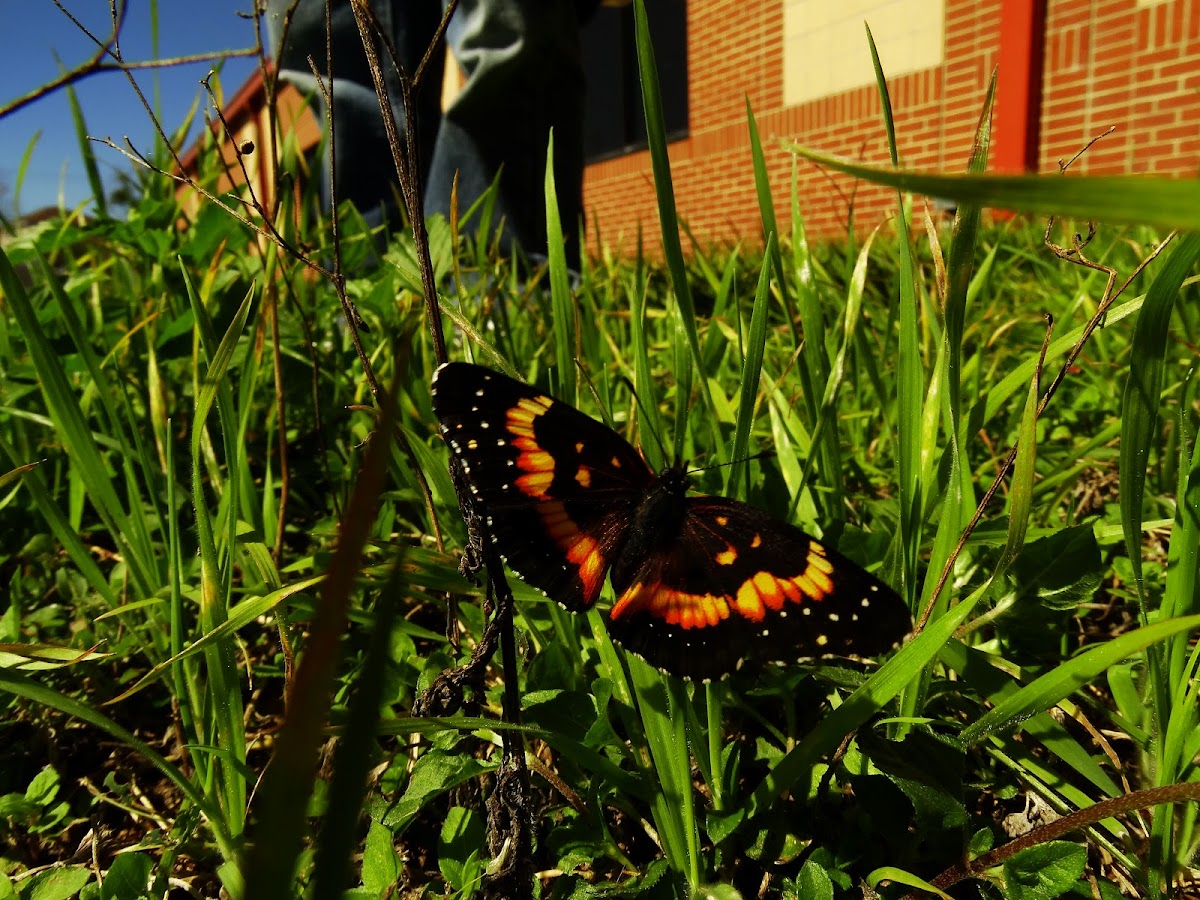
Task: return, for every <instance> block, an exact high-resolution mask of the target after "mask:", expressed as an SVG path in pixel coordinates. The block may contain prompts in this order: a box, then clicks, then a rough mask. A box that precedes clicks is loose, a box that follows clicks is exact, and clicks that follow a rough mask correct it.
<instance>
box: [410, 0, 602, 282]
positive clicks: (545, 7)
mask: <svg viewBox="0 0 1200 900" xmlns="http://www.w3.org/2000/svg"><path fill="white" fill-rule="evenodd" d="M577 15H578V14H577V10H576V4H575V3H573V2H563V0H549V2H548V0H464V2H460V3H459V5H458V9H457V11H456V12H455V14H454V19H452V20H451V23H450V32H449V33H448V35H447V41H448V43H449V45H450V50H451V52H452V53H453V54H454V57H455V58H456V59H457V60H458V63H459V65H460V66H462V68H463V71H464V73H465V74H466V84H465V85H464V87H463V90H462V92H461V93H460V94H459V95H458V97H456V98H455V100H454V101H453V103H452V104H451V105H450V107H449V108H448V109H447V110H446V111H445V112H444V114H443V117H442V122H441V127H440V128H439V130H438V134H437V144H436V146H435V149H434V156H433V166H432V169H431V171H430V174H429V181H428V187H427V189H426V192H425V211H426V214H432V213H437V212H440V213H443V214H448V213H449V208H450V187H451V183H452V180H453V177H454V174H455V172H457V173H458V178H459V184H458V207H459V210H460V212H462V211H465V210H466V209H467V207H468V206H470V204H471V203H473V202H474V201H475V200H476V199H478V198H479V196H480V195H481V194H483V192H484V191H486V190H487V188H488V187H489V186H490V185H491V183H492V180H493V179H494V178H495V176H496V172H497V171H501V170H502V175H501V179H500V196H499V204H498V207H497V219H498V218H499V217H501V216H503V217H504V219H505V226H504V243H503V246H505V247H506V249H511V247H512V245H513V243H515V244H517V245H519V246H520V247H521V248H522V249H523V250H524V251H525V252H526V253H529V254H532V255H535V256H537V255H542V254H545V253H546V207H545V191H544V189H543V185H544V182H545V171H546V143H547V140H548V137H549V132H550V129H551V127H553V128H554V180H555V187H556V190H557V193H558V207H559V215H560V217H561V219H562V227H563V231H564V233H565V234H566V236H567V241H568V243H567V259H568V263H569V264H570V265H571V266H572V267H577V266H578V265H579V242H578V237H577V231H578V228H579V217H580V215H581V213H582V206H583V201H582V194H583V115H584V76H583V67H582V60H581V55H580V46H579V20H578V17H577Z"/></svg>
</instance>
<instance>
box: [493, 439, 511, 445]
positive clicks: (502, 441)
mask: <svg viewBox="0 0 1200 900" xmlns="http://www.w3.org/2000/svg"><path fill="white" fill-rule="evenodd" d="M506 443H508V442H507V441H505V440H504V438H500V440H498V441H496V446H497V447H503V446H504V445H505V444H506Z"/></svg>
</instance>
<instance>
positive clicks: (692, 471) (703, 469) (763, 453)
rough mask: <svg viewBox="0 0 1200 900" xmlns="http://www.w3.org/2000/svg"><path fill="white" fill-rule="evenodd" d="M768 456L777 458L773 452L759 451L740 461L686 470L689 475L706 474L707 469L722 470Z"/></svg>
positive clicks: (732, 460)
mask: <svg viewBox="0 0 1200 900" xmlns="http://www.w3.org/2000/svg"><path fill="white" fill-rule="evenodd" d="M770 456H778V454H777V453H776V452H775V451H774V450H760V451H759V452H758V453H755V454H753V455H752V456H743V457H742V458H741V460H736V459H731V460H729V462H722V463H713V464H712V465H711V466H697V467H696V468H694V469H688V474H689V475H694V474H695V473H697V472H707V471H708V470H709V469H723V468H725V466H732V465H733V464H734V463H735V462H753V461H754V460H756V459H766V458H767V457H770Z"/></svg>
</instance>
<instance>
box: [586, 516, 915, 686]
mask: <svg viewBox="0 0 1200 900" xmlns="http://www.w3.org/2000/svg"><path fill="white" fill-rule="evenodd" d="M687 504H688V508H687V513H686V515H685V517H684V523H683V527H682V530H681V533H680V536H679V539H678V540H677V541H676V542H673V543H671V544H668V545H666V546H663V547H660V548H658V549H657V550H655V551H654V552H653V553H651V554H649V555H648V556H647V558H646V559H645V561H644V562H643V563H642V565H641V567H640V569H638V570H636V572H635V574H633V575H632V576H631V577H630V578H629V579H628V583H627V584H616V583H614V585H613V587H614V588H615V590H616V593H617V601H616V603H615V604H614V605H613V608H612V612H611V613H610V617H609V631H610V633H611V635H612V637H613V639H614V640H616V641H617V642H619V643H620V644H622V645H623V646H624V647H625V648H626V649H627V650H631V651H632V652H634V653H637V654H638V655H639V656H641V657H643V658H644V659H645V660H646V661H647V662H649V663H650V664H651V665H653V666H656V667H657V668H660V669H663V670H664V671H667V672H671V673H672V674H675V675H680V676H682V677H685V678H693V679H697V680H704V681H708V680H711V679H714V678H722V677H724V676H725V675H727V674H729V673H730V672H732V671H734V670H735V669H737V668H739V667H740V665H741V663H742V661H743V660H744V659H746V658H748V657H749V658H752V659H754V660H755V661H764V662H767V661H769V662H785V663H786V662H794V661H796V660H800V659H806V658H815V657H823V656H872V655H875V654H877V653H881V652H884V651H886V650H888V649H891V648H892V647H893V646H895V645H896V644H898V643H899V642H900V641H901V640H902V639H903V637H904V636H905V635H906V634H907V633H908V631H909V630H910V628H911V627H912V620H911V618H910V616H909V613H908V609H907V607H906V606H905V604H904V602H903V601H902V600H901V599H900V597H899V596H898V595H897V594H896V593H895V591H893V590H892V589H891V588H889V587H888V586H887V585H885V584H884V583H883V582H881V581H879V580H878V579H877V578H875V577H874V576H873V575H871V574H869V573H868V572H866V571H865V570H863V569H862V568H861V567H859V566H858V565H857V564H855V563H853V562H851V561H850V560H848V559H846V558H845V557H843V556H841V555H840V554H838V553H836V552H834V551H833V550H830V549H829V548H828V547H825V546H824V545H823V544H821V543H820V542H818V541H817V540H816V539H815V538H813V537H811V536H809V535H807V534H805V533H804V532H803V531H801V530H800V529H799V528H796V527H794V526H792V525H789V524H787V523H785V522H781V521H779V520H778V519H775V518H772V517H771V516H769V515H767V514H766V513H763V512H762V511H760V510H758V509H756V508H754V507H752V506H750V505H748V504H745V503H741V502H738V501H735V500H728V499H725V498H722V497H692V498H689V499H688V500H687ZM620 568H623V567H620Z"/></svg>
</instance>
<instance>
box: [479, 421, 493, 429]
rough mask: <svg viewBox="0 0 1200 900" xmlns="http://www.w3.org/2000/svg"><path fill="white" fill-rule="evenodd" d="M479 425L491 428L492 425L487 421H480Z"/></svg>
mask: <svg viewBox="0 0 1200 900" xmlns="http://www.w3.org/2000/svg"><path fill="white" fill-rule="evenodd" d="M479 427H480V428H490V427H491V426H490V425H488V423H487V422H480V423H479Z"/></svg>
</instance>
